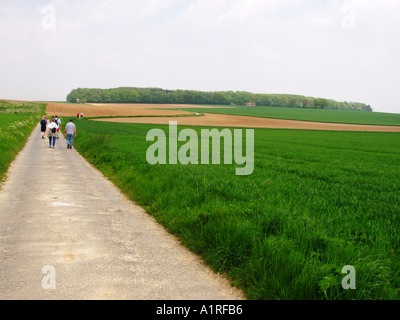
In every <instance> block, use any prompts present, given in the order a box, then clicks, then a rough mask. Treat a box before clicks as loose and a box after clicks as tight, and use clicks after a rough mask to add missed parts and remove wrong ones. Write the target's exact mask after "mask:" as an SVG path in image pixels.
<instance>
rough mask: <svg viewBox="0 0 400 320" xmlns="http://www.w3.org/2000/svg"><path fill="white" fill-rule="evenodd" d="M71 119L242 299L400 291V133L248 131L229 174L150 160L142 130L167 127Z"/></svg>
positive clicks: (88, 144)
mask: <svg viewBox="0 0 400 320" xmlns="http://www.w3.org/2000/svg"><path fill="white" fill-rule="evenodd" d="M76 124H77V130H78V137H77V139H76V142H75V146H76V148H77V149H78V151H79V152H80V153H81V154H82V155H83V156H85V157H86V158H87V159H88V160H89V162H91V163H92V164H94V165H95V166H96V167H97V168H99V169H100V170H101V171H102V172H103V173H104V174H105V175H106V176H107V177H109V179H110V180H112V181H113V182H114V183H115V184H116V185H117V186H118V187H119V188H120V189H121V190H122V191H123V192H125V193H126V194H127V195H128V196H129V197H130V198H131V199H133V200H134V201H136V203H138V204H139V205H141V206H143V207H144V208H145V209H146V210H147V212H149V213H150V214H152V215H153V216H154V217H155V218H156V219H157V220H158V221H159V222H160V223H161V224H163V225H164V226H165V228H166V229H167V230H169V231H170V232H171V233H173V234H175V235H176V236H177V237H178V238H179V239H180V240H181V241H182V242H183V243H184V244H185V245H186V246H187V247H189V248H190V249H191V250H192V251H194V252H196V253H197V254H199V255H201V256H202V257H203V259H204V260H205V261H206V262H207V263H208V264H209V265H210V266H212V268H213V269H215V270H217V271H218V272H221V273H225V274H226V275H227V276H228V277H229V278H230V279H231V281H232V284H233V285H236V286H239V287H241V288H243V289H244V291H245V293H246V295H247V297H248V298H249V299H317V300H320V299H399V298H400V257H399V256H400V231H399V228H398V226H399V224H400V166H399V163H400V134H398V133H367V132H318V131H307V130H273V129H256V130H255V145H254V151H255V164H254V172H253V174H252V175H248V176H236V175H235V168H236V167H237V165H236V164H232V165H212V164H210V165H201V164H200V165H186V166H185V165H181V164H177V165H154V166H152V165H150V164H148V163H147V161H146V151H147V149H148V148H149V146H150V145H151V144H152V142H147V141H146V135H147V132H148V131H149V130H150V129H153V128H161V129H163V130H164V131H165V132H166V133H167V137H168V126H162V125H145V124H118V123H104V122H94V121H88V120H87V119H83V120H80V121H78V122H77V123H76ZM183 128H185V127H180V126H179V130H181V129H183ZM200 129H201V128H200V127H197V128H195V130H196V131H197V132H198V133H199V135H200ZM221 129H222V128H221ZM181 143H182V142H181ZM346 265H351V266H354V268H355V270H356V286H357V287H356V289H355V290H353V289H348V290H345V289H344V288H343V287H342V280H343V278H344V277H345V274H343V273H342V268H343V267H344V266H346Z"/></svg>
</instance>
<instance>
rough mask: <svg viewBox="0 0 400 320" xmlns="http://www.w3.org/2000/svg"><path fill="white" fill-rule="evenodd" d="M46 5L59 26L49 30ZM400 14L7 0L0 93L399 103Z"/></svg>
mask: <svg viewBox="0 0 400 320" xmlns="http://www.w3.org/2000/svg"><path fill="white" fill-rule="evenodd" d="M49 4H50V5H52V6H54V7H55V9H56V29H55V30H45V29H43V27H42V19H43V14H42V12H41V9H42V8H43V6H44V5H49ZM344 6H348V7H350V9H351V8H354V19H355V20H354V23H355V25H354V28H346V27H344V21H345V22H346V21H348V20H346V19H349V16H346V14H348V12H349V11H345V12H344V11H343V7H344ZM350 18H351V16H350ZM399 18H400V1H395V0H379V1H376V0H343V1H342V0H325V1H319V0H318V1H316V0H186V1H184V0H118V1H116V0H114V1H112V0H103V1H98V0H79V1H66V0H55V1H49V2H44V1H43V2H42V5H40V2H39V4H38V2H35V3H32V2H29V1H27V0H25V1H23V0H21V1H8V0H4V2H2V6H1V7H0V45H1V48H2V49H1V50H0V70H2V74H7V75H8V77H4V76H3V77H1V78H0V96H1V97H10V98H24V99H29V98H30V97H31V98H32V99H38V98H42V99H44V98H48V99H53V100H54V99H56V100H57V99H64V98H65V96H66V95H67V94H68V92H69V91H70V90H71V89H73V88H74V87H75V86H77V85H79V86H85V87H92V86H95V87H99V86H104V87H108V86H129V85H132V86H161V87H165V88H170V89H174V88H187V89H189V88H191V89H199V90H229V89H232V90H248V91H254V92H266V93H268V92H281V93H299V94H306V95H313V96H325V97H327V98H334V99H335V98H337V99H341V100H357V101H362V102H366V103H370V104H371V105H373V106H376V108H377V109H378V108H381V110H386V111H388V110H391V111H392V112H394V111H397V112H400V110H399V109H398V107H397V106H396V105H395V103H396V101H397V88H396V83H397V78H398V74H399V72H400V62H399V61H398V56H400V44H399V42H398V41H397V37H398V35H397V30H400V19H399ZM4 48H7V50H5V49H4ZM59 74H62V77H60V76H59ZM77 74H78V75H79V77H77ZM33 78H35V79H39V80H40V81H38V80H36V81H32V80H31V79H33ZM55 78H57V79H59V80H58V81H54V79H55Z"/></svg>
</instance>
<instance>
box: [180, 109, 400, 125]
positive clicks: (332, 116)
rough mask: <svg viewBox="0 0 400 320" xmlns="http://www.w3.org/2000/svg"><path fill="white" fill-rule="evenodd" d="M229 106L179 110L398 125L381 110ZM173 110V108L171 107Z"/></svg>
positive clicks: (395, 118)
mask: <svg viewBox="0 0 400 320" xmlns="http://www.w3.org/2000/svg"><path fill="white" fill-rule="evenodd" d="M229 107H230V108H229V109H228V108H218V107H217V106H215V108H212V109H209V108H207V109H206V108H201V106H199V108H194V109H193V108H190V109H188V108H186V109H185V108H182V109H181V110H184V111H189V112H200V113H219V114H232V115H239V116H251V117H263V118H273V119H288V120H303V121H318V122H334V123H349V124H369V125H387V126H400V114H393V113H383V112H362V111H348V110H324V109H311V108H308V109H306V108H283V107H243V106H236V107H231V106H229ZM172 110H175V109H172Z"/></svg>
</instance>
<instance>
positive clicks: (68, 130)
mask: <svg viewBox="0 0 400 320" xmlns="http://www.w3.org/2000/svg"><path fill="white" fill-rule="evenodd" d="M65 134H66V135H67V149H72V145H73V143H74V137H76V126H75V124H74V120H72V119H71V120H69V122H68V123H67V125H66V126H65Z"/></svg>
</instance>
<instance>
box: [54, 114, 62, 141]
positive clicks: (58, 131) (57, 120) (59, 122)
mask: <svg viewBox="0 0 400 320" xmlns="http://www.w3.org/2000/svg"><path fill="white" fill-rule="evenodd" d="M55 119H56V124H57V126H58V129H57V139H58V135H59V133H60V128H61V120H60V118H59V117H58V116H56V118H55Z"/></svg>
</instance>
